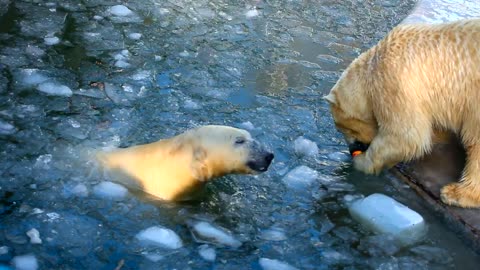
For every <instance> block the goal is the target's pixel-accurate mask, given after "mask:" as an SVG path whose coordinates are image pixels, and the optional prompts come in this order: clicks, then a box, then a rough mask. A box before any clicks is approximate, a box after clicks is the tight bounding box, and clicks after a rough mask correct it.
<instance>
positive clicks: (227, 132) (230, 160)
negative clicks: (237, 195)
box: [186, 125, 274, 178]
mask: <svg viewBox="0 0 480 270" xmlns="http://www.w3.org/2000/svg"><path fill="white" fill-rule="evenodd" d="M186 136H187V137H188V139H187V140H188V141H189V142H190V143H191V144H193V147H194V159H195V160H197V161H198V162H197V164H196V165H194V167H199V168H201V169H200V172H199V174H201V175H204V174H205V175H206V176H208V177H206V178H210V177H215V176H221V175H225V174H228V173H243V174H254V173H260V172H264V171H266V170H267V169H268V167H269V165H270V163H271V162H272V160H273V157H274V156H273V153H271V152H270V151H269V150H267V148H266V147H265V146H263V145H262V144H260V143H259V142H258V141H256V140H254V139H253V138H252V136H251V135H250V133H249V132H247V131H245V130H242V129H237V128H232V127H227V126H214V125H210V126H202V127H199V128H196V129H193V130H191V131H189V132H187V133H186ZM195 169H197V170H198V168H195ZM200 178H205V177H200Z"/></svg>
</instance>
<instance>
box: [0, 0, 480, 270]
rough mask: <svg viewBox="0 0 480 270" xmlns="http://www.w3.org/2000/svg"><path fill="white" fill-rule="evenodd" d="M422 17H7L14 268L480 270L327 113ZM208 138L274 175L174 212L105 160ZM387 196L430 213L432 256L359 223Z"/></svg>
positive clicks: (3, 150)
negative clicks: (184, 136)
mask: <svg viewBox="0 0 480 270" xmlns="http://www.w3.org/2000/svg"><path fill="white" fill-rule="evenodd" d="M119 4H124V5H125V6H116V5H119ZM413 4H414V2H413V1H408V0H407V1H400V0H391V1H380V0H378V1H363V0H357V1H340V0H337V1H335V0H330V1H273V0H269V1H262V0H251V1H229V0H211V1H205V0H195V1H193V0H190V1H187V0H145V1H140V0H138V1H123V2H121V1H114V0H106V1H93V0H82V1H76V0H67V1H40V0H38V1H20V0H15V1H11V2H10V1H8V0H0V141H1V145H0V173H1V174H0V175H1V178H0V181H1V182H0V184H1V186H0V268H1V269H4V268H2V267H3V266H16V267H17V268H19V269H21V268H22V267H23V268H24V269H36V268H37V267H38V269H115V268H116V269H295V268H294V267H296V268H297V269H477V268H476V266H478V264H479V263H480V258H479V257H478V255H476V254H475V253H474V252H473V251H471V250H470V249H469V248H467V247H466V246H465V245H464V244H463V241H462V240H461V239H459V238H458V237H457V236H456V234H455V233H454V232H452V231H451V230H450V229H449V228H447V227H446V226H445V225H443V223H442V219H441V218H440V217H436V216H434V215H432V214H431V213H432V211H431V210H429V209H427V208H425V206H424V205H425V203H424V202H423V201H422V200H421V199H420V198H419V197H418V196H417V195H416V194H415V193H414V192H413V191H411V190H410V189H408V187H406V186H405V185H404V184H402V183H399V182H397V181H395V180H394V179H392V178H391V177H389V175H388V174H386V175H383V176H380V177H366V176H364V175H362V174H360V173H357V172H355V171H353V170H352V168H351V166H350V161H349V158H348V156H347V155H346V151H345V150H346V146H345V145H344V144H343V141H342V140H341V136H340V135H339V134H338V133H336V131H335V129H334V127H333V124H332V120H331V117H330V114H329V112H328V108H327V106H326V104H325V103H324V102H322V101H321V99H320V97H321V96H322V95H324V94H325V93H326V92H327V91H328V90H329V89H330V87H331V86H332V84H333V83H334V82H335V81H336V79H337V78H338V76H339V74H340V72H341V70H342V69H343V68H345V67H346V65H348V63H349V62H350V61H351V60H352V59H354V58H355V57H356V56H357V55H358V54H359V53H360V52H361V51H363V50H365V49H366V48H368V47H369V46H371V45H372V44H374V43H375V42H376V41H377V40H378V39H380V38H381V37H382V36H384V35H385V34H386V33H387V32H388V30H389V29H391V28H392V27H393V26H394V25H396V24H397V23H399V22H400V21H401V20H402V19H403V18H404V17H405V16H406V15H407V14H408V12H409V11H410V10H411V8H412V7H413ZM201 124H225V125H232V126H236V127H241V128H245V129H247V130H249V131H250V132H251V133H252V134H253V136H255V137H256V138H258V139H259V140H260V141H262V142H264V143H266V144H267V145H269V147H270V148H271V149H272V150H274V152H275V160H274V162H273V164H272V166H271V168H270V170H269V171H268V172H266V173H264V174H261V175H258V176H228V177H223V178H221V179H218V180H217V181H214V182H212V183H211V184H209V186H208V187H207V192H206V194H205V196H204V197H203V198H202V199H201V200H199V201H196V202H190V203H182V204H167V203H161V202H156V201H154V200H152V198H149V197H147V196H144V195H143V194H140V193H133V192H127V190H125V189H123V188H122V187H121V186H115V185H113V184H111V183H109V182H106V183H105V182H104V181H108V180H112V179H108V178H107V177H106V176H104V174H103V173H102V172H101V170H99V168H98V167H97V164H96V162H95V161H94V160H93V159H91V158H89V154H91V153H92V152H93V151H94V150H95V149H101V148H106V147H112V146H129V145H133V144H140V143H146V142H152V141H155V140H158V139H161V138H165V137H169V136H172V135H175V134H178V133H180V132H182V131H184V130H185V129H188V128H191V127H194V126H197V125H201ZM299 137H303V138H305V139H307V140H310V141H306V140H304V139H302V138H299ZM312 142H313V143H315V144H316V145H317V146H318V151H317V150H316V148H315V145H313V143H312ZM298 166H303V167H299V168H297V167H298ZM304 166H307V167H304ZM295 168H296V169H295ZM294 169H295V170H294ZM292 170H294V171H293V172H292ZM286 175H288V176H286ZM295 177H297V178H295ZM299 177H300V179H298V178H299ZM292 179H293V180H295V179H297V180H298V182H296V183H294V184H291V182H288V180H292ZM374 192H381V193H384V194H387V195H390V196H393V197H394V198H395V199H397V200H398V201H400V202H402V203H404V204H406V205H408V206H409V207H411V208H412V209H414V210H416V211H418V212H419V213H420V214H422V215H423V217H424V218H425V219H426V221H427V224H428V234H427V236H426V237H425V239H424V240H422V241H420V242H418V243H416V244H414V245H411V246H406V247H405V246H399V245H398V243H396V242H395V241H393V240H392V239H389V238H387V237H384V236H377V235H375V234H373V233H371V232H369V231H367V230H366V229H364V228H363V227H362V226H361V225H360V224H357V223H356V222H355V221H353V220H352V219H351V217H350V215H349V213H348V211H347V209H346V200H348V199H349V198H352V197H351V196H361V195H364V196H367V195H369V194H371V193H374ZM348 195H350V196H348ZM282 267H283V268H282Z"/></svg>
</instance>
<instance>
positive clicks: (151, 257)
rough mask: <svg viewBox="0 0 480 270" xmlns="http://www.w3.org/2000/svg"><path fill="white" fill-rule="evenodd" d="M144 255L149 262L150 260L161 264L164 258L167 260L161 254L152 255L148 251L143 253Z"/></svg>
mask: <svg viewBox="0 0 480 270" xmlns="http://www.w3.org/2000/svg"><path fill="white" fill-rule="evenodd" d="M142 255H143V256H145V258H147V259H148V260H150V261H152V262H159V261H160V260H163V258H165V257H164V256H162V255H161V254H158V253H151V252H146V251H144V252H142Z"/></svg>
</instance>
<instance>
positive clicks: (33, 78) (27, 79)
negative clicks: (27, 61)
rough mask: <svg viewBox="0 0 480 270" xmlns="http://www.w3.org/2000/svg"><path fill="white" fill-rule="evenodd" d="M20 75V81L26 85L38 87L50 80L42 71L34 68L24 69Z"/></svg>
mask: <svg viewBox="0 0 480 270" xmlns="http://www.w3.org/2000/svg"><path fill="white" fill-rule="evenodd" d="M18 75H19V76H18V77H19V78H18V80H19V81H20V83H22V84H24V85H36V84H40V83H42V82H45V81H46V80H48V77H47V76H45V75H43V74H42V72H41V71H40V70H38V69H34V68H26V69H22V70H20V72H19V74H18Z"/></svg>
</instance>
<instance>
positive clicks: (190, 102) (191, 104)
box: [183, 99, 201, 110]
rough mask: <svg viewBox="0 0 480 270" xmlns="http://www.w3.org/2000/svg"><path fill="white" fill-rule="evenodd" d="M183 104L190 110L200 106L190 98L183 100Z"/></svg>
mask: <svg viewBox="0 0 480 270" xmlns="http://www.w3.org/2000/svg"><path fill="white" fill-rule="evenodd" d="M183 106H184V108H185V109H190V110H198V109H200V108H201V106H200V105H198V103H196V102H195V101H193V100H191V99H187V100H185V102H184V104H183Z"/></svg>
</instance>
